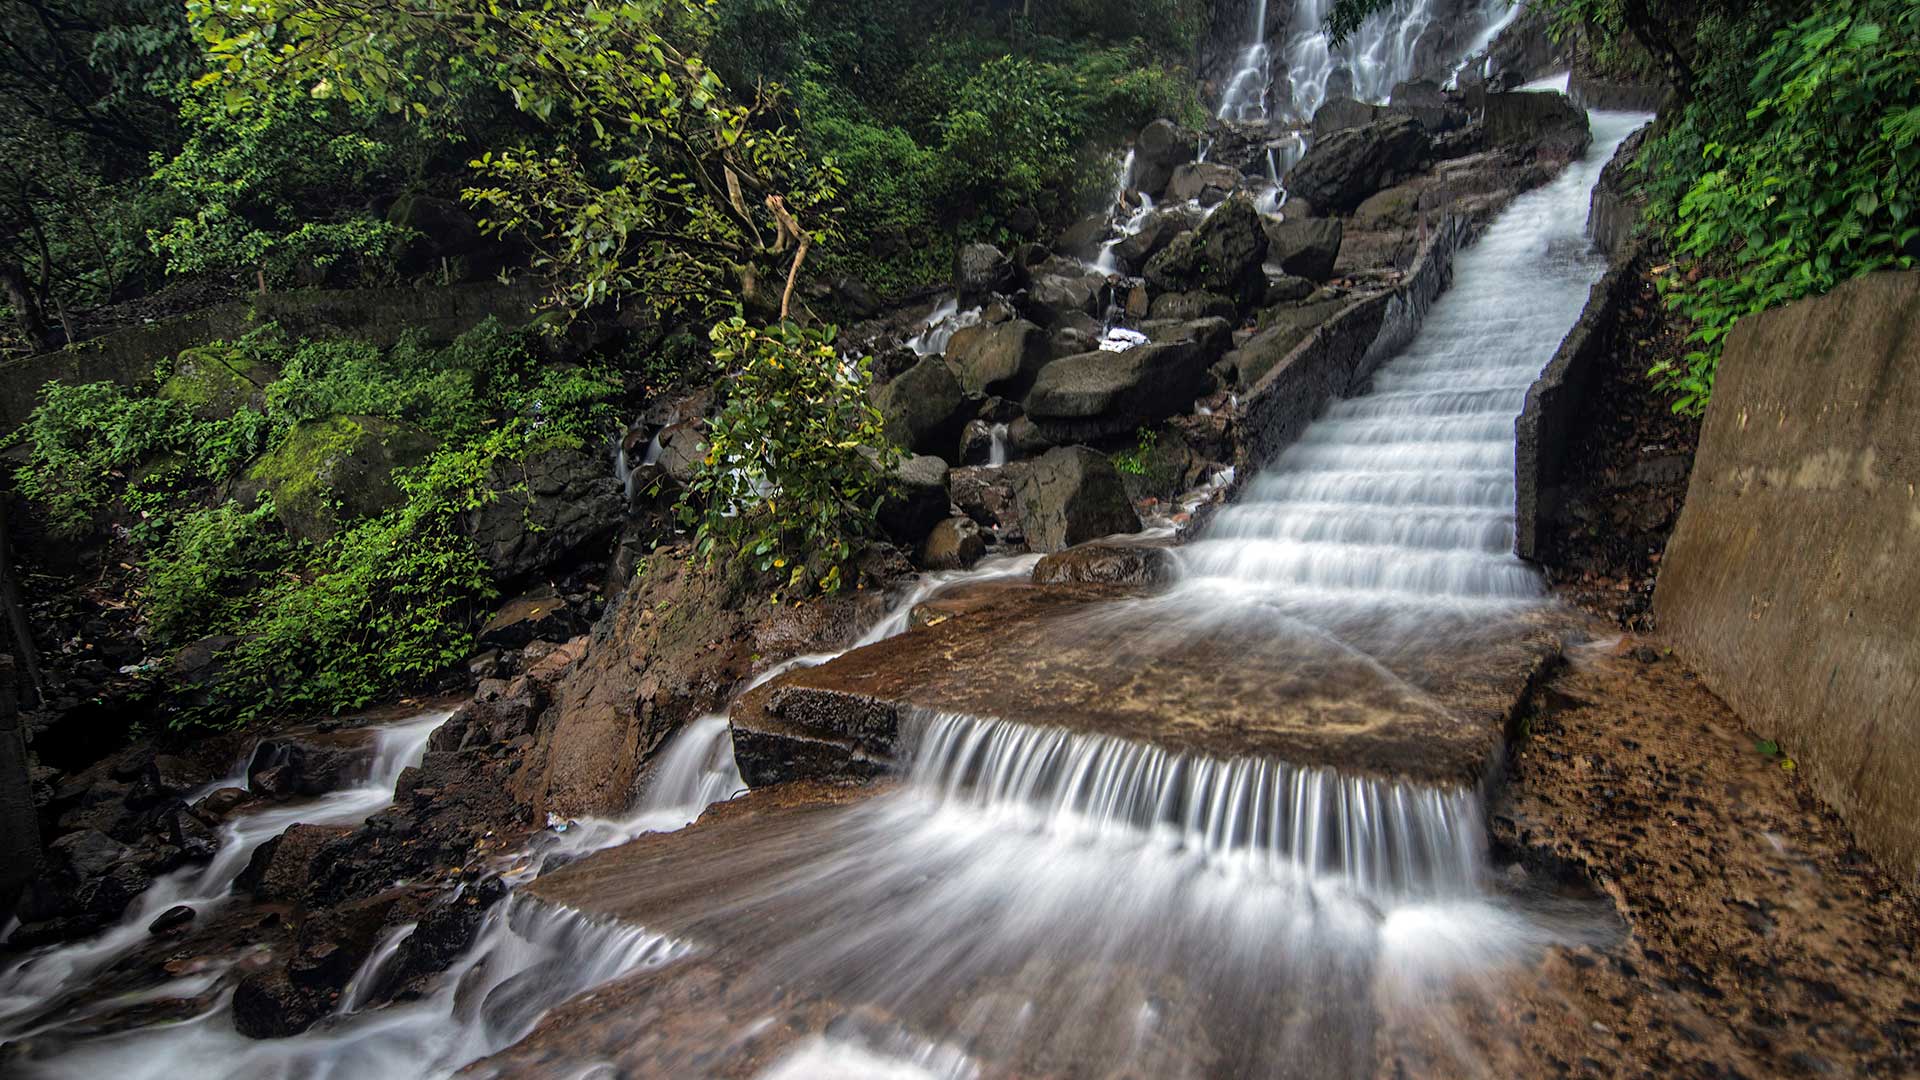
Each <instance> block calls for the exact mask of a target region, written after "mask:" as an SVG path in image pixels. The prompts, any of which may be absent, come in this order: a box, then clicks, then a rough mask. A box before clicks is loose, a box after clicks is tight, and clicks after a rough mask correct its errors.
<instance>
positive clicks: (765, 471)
mask: <svg viewBox="0 0 1920 1080" xmlns="http://www.w3.org/2000/svg"><path fill="white" fill-rule="evenodd" d="M835 334H836V331H835V330H833V329H832V328H831V327H829V328H827V329H825V330H811V329H804V328H802V327H799V326H796V325H794V324H792V323H785V324H782V325H780V326H775V327H769V328H767V329H757V328H755V327H752V326H749V325H747V324H746V322H745V321H743V320H741V319H732V320H729V321H727V322H723V323H721V324H719V325H717V326H715V327H714V328H713V343H714V350H713V356H714V360H715V361H716V362H717V363H720V364H722V365H724V366H726V367H727V369H728V377H727V380H726V386H727V389H728V398H727V404H726V406H725V408H723V409H722V410H721V412H720V415H719V417H718V418H716V419H715V420H714V422H713V425H712V427H711V428H710V430H709V431H708V432H707V456H706V460H705V461H703V462H701V464H700V467H699V470H698V472H697V473H696V475H695V476H694V479H693V482H692V483H691V484H689V485H688V487H687V491H686V493H685V495H684V497H683V498H682V501H681V504H680V515H681V518H682V520H683V521H685V522H686V523H687V524H689V525H697V526H698V534H697V537H696V543H697V545H698V550H699V552H700V554H701V555H702V556H704V557H705V558H707V559H708V560H716V559H722V558H726V559H736V558H737V559H743V560H745V561H747V562H748V563H750V564H751V565H752V566H753V568H754V569H757V570H759V571H760V572H761V573H763V574H769V573H770V574H775V575H776V576H777V577H778V578H779V579H780V581H781V584H780V586H779V592H778V593H776V595H779V594H781V593H793V594H805V593H806V592H808V591H809V590H810V589H813V588H818V589H821V590H823V591H826V592H833V591H835V590H837V589H838V588H839V587H840V586H841V584H842V583H843V582H844V580H845V575H844V573H843V569H842V568H843V567H844V566H845V565H846V564H847V562H848V561H849V560H850V559H852V557H853V555H854V551H855V544H856V543H857V542H858V541H859V540H860V539H862V538H864V537H866V536H869V535H871V534H872V533H873V532H874V520H875V516H876V515H877V514H878V512H879V509H880V502H881V499H882V498H883V497H884V496H885V494H886V489H887V483H888V481H887V475H888V473H889V472H890V471H891V469H892V467H893V465H894V464H895V462H896V461H897V460H898V456H897V451H894V450H892V449H891V448H890V447H889V445H888V443H887V440H886V437H885V435H884V434H883V433H882V431H881V425H880V411H879V410H878V409H876V408H875V407H874V406H873V403H872V400H871V399H870V397H869V395H868V388H869V386H870V385H871V383H872V381H873V373H872V360H871V359H869V358H865V357H862V358H860V359H858V360H847V359H842V358H841V356H840V355H839V353H838V352H836V351H835V349H834V347H833V340H834V337H835Z"/></svg>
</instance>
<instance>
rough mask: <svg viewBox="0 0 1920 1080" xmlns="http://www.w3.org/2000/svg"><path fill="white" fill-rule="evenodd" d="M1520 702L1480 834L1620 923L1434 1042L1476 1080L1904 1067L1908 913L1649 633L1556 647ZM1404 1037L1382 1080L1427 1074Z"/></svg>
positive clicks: (1901, 897) (1913, 984) (1551, 961)
mask: <svg viewBox="0 0 1920 1080" xmlns="http://www.w3.org/2000/svg"><path fill="white" fill-rule="evenodd" d="M1537 704H1538V706H1539V709H1540V711H1539V712H1538V714H1537V715H1535V716H1534V717H1533V719H1532V720H1531V721H1530V725H1531V735H1530V737H1529V738H1527V739H1526V740H1525V741H1524V742H1523V743H1521V744H1519V745H1518V746H1517V747H1516V748H1515V750H1514V752H1513V754H1512V764H1511V783H1510V785H1509V788H1508V793H1507V796H1506V797H1505V799H1504V800H1503V802H1502V803H1501V804H1500V805H1498V806H1496V808H1495V811H1494V817H1493V825H1494V832H1495V837H1496V841H1497V842H1498V843H1499V844H1501V845H1503V846H1506V847H1510V848H1512V849H1514V850H1516V851H1518V852H1520V853H1521V854H1522V857H1523V859H1531V860H1532V861H1534V862H1536V863H1558V864H1559V865H1560V866H1561V867H1562V868H1563V869H1566V868H1571V869H1573V870H1576V871H1580V872H1584V873H1585V874H1588V875H1591V877H1592V879H1593V880H1594V881H1595V882H1596V883H1598V884H1599V885H1600V887H1602V888H1603V889H1604V890H1605V891H1606V893H1607V894H1609V895H1610V896H1611V897H1612V898H1613V900H1614V903H1615V905H1616V906H1617V908H1618V911H1619V913H1620V915H1621V917H1622V918H1623V919H1624V920H1625V923H1626V925H1627V927H1628V931H1629V932H1628V936H1627V937H1626V938H1625V939H1624V940H1623V941H1622V942H1621V943H1620V944H1619V945H1617V946H1613V947H1608V948H1604V949H1593V948H1584V949H1573V950H1555V951H1554V952H1553V953H1552V954H1551V955H1550V956H1549V957H1548V959H1547V960H1546V962H1545V963H1544V964H1543V965H1541V966H1540V967H1539V968H1538V969H1536V970H1531V971H1528V972H1526V973H1524V974H1522V975H1521V976H1519V977H1517V978H1515V979H1513V980H1511V982H1510V983H1509V984H1508V985H1507V986H1506V987H1504V988H1503V989H1502V990H1501V991H1500V992H1499V993H1498V994H1496V995H1495V996H1494V999H1495V1000H1497V1001H1498V1002H1499V1006H1498V1008H1497V1009H1483V1010H1481V1011H1480V1014H1479V1015H1478V1017H1477V1018H1476V1020H1475V1021H1474V1022H1470V1023H1468V1024H1467V1025H1465V1026H1464V1034H1455V1035H1454V1036H1452V1037H1453V1038H1465V1039H1467V1040H1470V1041H1471V1042H1472V1043H1473V1045H1474V1046H1475V1048H1476V1052H1477V1054H1478V1056H1480V1057H1482V1058H1483V1059H1484V1060H1485V1061H1486V1063H1487V1067H1486V1069H1485V1074H1486V1075H1491V1076H1580V1077H1586V1076H1604V1077H1613V1076H1619V1077H1640V1076H1648V1077H1653V1076H1658V1077H1798V1076H1809V1077H1817V1076H1853V1077H1911V1076H1915V1075H1920V958H1916V954H1915V947H1916V940H1917V938H1916V935H1917V932H1920V911H1916V907H1915V903H1914V900H1913V898H1912V897H1911V896H1909V895H1907V894H1905V893H1903V892H1902V891H1901V890H1900V889H1899V888H1897V886H1896V885H1895V883H1894V881H1893V880H1892V879H1891V878H1889V877H1888V876H1887V875H1886V874H1885V873H1884V872H1882V871H1881V870H1879V869H1878V868H1877V867H1875V866H1874V865H1873V863H1872V862H1871V861H1870V860H1869V859H1868V857H1867V856H1866V855H1865V853H1863V852H1862V851H1861V850H1860V849H1859V848H1858V847H1856V846H1855V844H1854V842H1853V839H1852V837H1851V835H1850V834H1849V832H1848V831H1847V829H1846V827H1845V825H1844V823H1842V822H1841V821H1840V820H1839V818H1838V817H1837V816H1836V815H1835V814H1834V813H1833V812H1832V811H1831V810H1829V809H1828V808H1827V807H1826V806H1825V805H1823V804H1822V803H1821V802H1820V801H1819V800H1818V799H1817V798H1815V797H1814V795H1813V794H1812V792H1811V791H1810V790H1809V788H1808V785H1807V783H1806V782H1805V780H1804V779H1803V778H1802V777H1800V776H1799V775H1798V771H1797V770H1792V769H1787V768H1783V764H1784V762H1785V759H1783V758H1780V757H1778V756H1770V755H1767V754H1764V753H1762V752H1761V750H1760V749H1759V748H1758V747H1757V744H1756V741H1755V739H1754V737H1753V736H1752V735H1750V734H1749V733H1748V732H1747V731H1746V730H1745V728H1744V726H1743V725H1742V724H1741V722H1740V719H1739V718H1738V717H1737V716H1735V715H1734V714H1733V713H1732V712H1730V711H1729V710H1728V709H1727V708H1726V706H1725V705H1723V704H1722V703H1721V702H1720V701H1719V700H1717V699H1716V698H1715V697H1714V696H1713V695H1712V694H1711V693H1709V692H1708V691H1707V690H1706V689H1705V688H1704V687H1703V686H1702V685H1701V684H1700V683H1699V681H1698V680H1697V679H1695V678H1694V677H1693V676H1692V674H1691V673H1690V672H1688V671H1686V670H1685V669H1684V668H1683V667H1682V666H1681V665H1680V664H1679V663H1678V662H1677V661H1676V660H1673V659H1671V658H1668V657H1666V656H1665V655H1664V654H1663V650H1661V649H1660V647H1659V645H1658V643H1657V642H1653V643H1649V642H1646V641H1641V640H1636V639H1628V640H1627V641H1625V642H1623V643H1622V644H1621V645H1620V646H1619V648H1618V649H1617V650H1615V651H1605V650H1602V649H1599V648H1596V649H1594V650H1591V651H1586V652H1583V653H1581V654H1578V655H1576V658H1575V663H1573V664H1572V665H1571V666H1570V667H1569V668H1568V669H1566V670H1564V671H1562V672H1561V673H1559V674H1558V675H1556V676H1555V677H1554V678H1553V679H1551V680H1550V681H1548V682H1547V683H1546V684H1545V686H1544V687H1543V689H1542V691H1541V693H1540V695H1539V696H1538V698H1537ZM1429 1034H1431V1033H1429ZM1409 1041H1410V1042H1411V1043H1412V1048H1403V1049H1402V1050H1401V1051H1400V1052H1398V1053H1396V1054H1395V1055H1394V1056H1393V1057H1391V1058H1390V1059H1388V1060H1386V1061H1384V1062H1383V1065H1382V1070H1381V1074H1380V1075H1382V1076H1409V1075H1432V1073H1431V1072H1430V1071H1428V1070H1426V1069H1424V1068H1423V1067H1422V1064H1421V1062H1422V1054H1423V1051H1425V1050H1430V1049H1431V1048H1432V1046H1433V1045H1435V1044H1434V1042H1433V1041H1432V1040H1431V1039H1427V1040H1424V1041H1422V1040H1419V1039H1409Z"/></svg>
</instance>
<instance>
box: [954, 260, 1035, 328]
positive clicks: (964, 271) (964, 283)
mask: <svg viewBox="0 0 1920 1080" xmlns="http://www.w3.org/2000/svg"><path fill="white" fill-rule="evenodd" d="M1020 276H1021V275H1020V268H1019V267H1018V266H1015V265H1014V263H1013V260H1012V259H1009V258H1008V257H1007V256H1006V254H1005V253H1004V252H1002V251H1001V250H1000V249H999V248H997V247H994V246H993V245H992V244H965V245H962V246H961V248H960V250H959V251H957V252H955V253H954V257H953V291H954V292H955V293H956V294H957V295H958V297H959V303H960V310H962V311H965V310H966V309H968V308H971V307H978V306H980V305H981V304H984V303H986V302H987V300H988V299H989V298H991V297H992V296H993V295H994V294H995V293H1012V292H1014V291H1015V290H1016V289H1018V288H1019V287H1020Z"/></svg>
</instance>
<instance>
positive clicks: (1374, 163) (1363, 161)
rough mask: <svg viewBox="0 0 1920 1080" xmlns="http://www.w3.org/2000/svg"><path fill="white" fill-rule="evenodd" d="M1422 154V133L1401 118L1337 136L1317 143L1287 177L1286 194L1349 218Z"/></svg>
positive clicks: (1412, 166)
mask: <svg viewBox="0 0 1920 1080" xmlns="http://www.w3.org/2000/svg"><path fill="white" fill-rule="evenodd" d="M1426 150H1427V133H1426V131H1425V130H1423V129H1422V128H1421V127H1420V125H1419V124H1416V123H1414V122H1413V121H1412V120H1410V119H1408V118H1407V117H1404V116H1390V117H1388V118H1386V119H1384V120H1376V121H1374V122H1372V123H1370V124H1363V125H1361V126H1360V127H1356V128H1349V129H1347V130H1344V131H1337V132H1335V133H1333V134H1332V135H1329V136H1327V137H1326V138H1324V139H1320V140H1317V141H1316V142H1315V143H1314V145H1313V148H1312V149H1311V150H1308V151H1307V156H1306V157H1303V158H1301V159H1300V163H1299V164H1297V165H1295V166H1294V167H1293V171H1291V172H1289V173H1288V174H1287V180H1286V184H1287V190H1288V191H1289V192H1291V193H1293V194H1297V195H1299V196H1300V197H1301V198H1304V199H1306V200H1308V201H1309V202H1311V203H1313V205H1314V206H1315V207H1316V208H1317V209H1318V210H1320V211H1321V212H1322V213H1334V214H1349V213H1352V212H1353V209H1354V207H1356V206H1359V205H1360V203H1361V202H1362V201H1364V200H1365V199H1366V197H1367V196H1369V195H1371V194H1373V193H1374V192H1376V191H1379V190H1380V189H1381V188H1384V187H1387V186H1388V185H1390V184H1392V183H1394V182H1395V181H1396V180H1398V179H1399V178H1401V177H1403V176H1405V175H1406V174H1408V173H1410V172H1412V171H1413V170H1414V169H1415V168H1417V167H1418V166H1419V164H1420V158H1421V156H1422V155H1423V154H1425V153H1426Z"/></svg>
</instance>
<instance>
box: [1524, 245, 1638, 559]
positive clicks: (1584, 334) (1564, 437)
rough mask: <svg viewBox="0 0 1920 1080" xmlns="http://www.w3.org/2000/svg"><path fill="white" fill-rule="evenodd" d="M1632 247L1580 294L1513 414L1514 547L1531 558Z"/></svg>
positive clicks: (1548, 524) (1549, 516)
mask: <svg viewBox="0 0 1920 1080" xmlns="http://www.w3.org/2000/svg"><path fill="white" fill-rule="evenodd" d="M1636 254H1637V253H1636V251H1635V250H1633V249H1629V250H1628V251H1626V252H1624V253H1623V254H1622V256H1621V258H1620V259H1619V260H1617V261H1615V262H1614V264H1613V265H1612V266H1611V267H1609V268H1608V270H1607V272H1606V274H1604V275H1603V276H1602V277H1601V278H1600V280H1599V281H1597V282H1595V283H1594V286H1593V289H1592V291H1591V292H1589V293H1588V294H1587V306H1586V308H1585V309H1584V310H1582V311H1581V313H1580V321H1578V322H1576V323H1574V324H1573V329H1571V330H1569V331H1567V336H1566V337H1564V338H1562V339H1561V341H1560V348H1559V349H1557V350H1555V351H1554V354H1553V359H1552V360H1549V361H1548V362H1547V366H1546V369H1545V370H1543V371H1542V372H1541V373H1540V377H1539V378H1538V379H1536V380H1534V383H1533V385H1532V386H1531V387H1529V388H1528V390H1527V403H1526V405H1525V406H1524V407H1522V409H1521V411H1520V416H1519V418H1518V419H1517V420H1515V421H1514V438H1515V443H1514V479H1515V492H1516V499H1515V518H1514V550H1515V551H1517V552H1518V553H1519V555H1520V557H1521V558H1523V559H1534V560H1538V559H1539V558H1540V557H1541V551H1542V545H1543V543H1544V538H1545V537H1546V536H1547V534H1548V531H1549V530H1551V529H1552V528H1553V527H1554V521H1555V518H1556V516H1557V514H1558V513H1559V509H1560V485H1561V482H1562V480H1563V479H1564V477H1565V473H1566V462H1567V448H1568V447H1569V446H1571V445H1573V442H1574V440H1575V439H1576V438H1577V437H1578V436H1579V433H1580V427H1581V422H1582V421H1581V418H1582V416H1583V414H1584V412H1585V410H1586V408H1587V406H1588V403H1589V399H1590V397H1591V391H1592V389H1593V385H1594V382H1595V380H1596V377H1597V371H1598V369H1599V367H1600V364H1599V360H1600V359H1601V357H1603V356H1604V355H1605V354H1606V350H1607V348H1608V346H1609V344H1610V338H1609V335H1608V331H1609V330H1610V329H1611V327H1612V326H1613V325H1614V323H1615V322H1616V318H1617V316H1618V314H1619V310H1620V305H1622V304H1626V303H1631V302H1632V301H1633V299H1634V298H1635V297H1637V296H1638V295H1639V291H1640V290H1639V284H1640V282H1639V279H1638V276H1637V274H1636V272H1635V268H1634V260H1635V256H1636Z"/></svg>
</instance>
